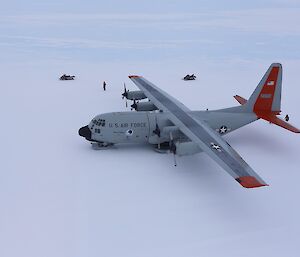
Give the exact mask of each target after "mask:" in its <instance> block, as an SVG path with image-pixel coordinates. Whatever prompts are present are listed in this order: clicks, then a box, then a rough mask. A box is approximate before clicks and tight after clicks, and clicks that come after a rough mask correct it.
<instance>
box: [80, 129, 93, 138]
mask: <svg viewBox="0 0 300 257" xmlns="http://www.w3.org/2000/svg"><path fill="white" fill-rule="evenodd" d="M78 134H79V136H82V137H85V139H87V140H91V139H92V138H91V137H92V132H91V131H90V129H89V127H88V126H84V127H82V128H80V129H79V130H78Z"/></svg>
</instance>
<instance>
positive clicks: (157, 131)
mask: <svg viewBox="0 0 300 257" xmlns="http://www.w3.org/2000/svg"><path fill="white" fill-rule="evenodd" d="M155 122H156V124H155V130H153V134H155V135H157V136H158V137H160V128H159V126H158V124H157V116H155Z"/></svg>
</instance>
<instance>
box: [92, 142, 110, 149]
mask: <svg viewBox="0 0 300 257" xmlns="http://www.w3.org/2000/svg"><path fill="white" fill-rule="evenodd" d="M91 145H92V148H93V149H94V150H104V149H109V148H112V147H113V146H114V144H113V143H107V142H92V143H91Z"/></svg>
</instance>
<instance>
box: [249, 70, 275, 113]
mask: <svg viewBox="0 0 300 257" xmlns="http://www.w3.org/2000/svg"><path fill="white" fill-rule="evenodd" d="M278 72H279V67H273V68H272V70H271V72H270V74H269V76H268V78H267V80H266V82H265V84H264V86H263V87H262V89H261V91H260V93H259V95H258V98H257V100H256V102H255V104H254V107H253V111H254V112H255V113H257V112H261V111H266V112H271V110H272V103H273V99H274V94H275V89H276V85H277V78H278Z"/></svg>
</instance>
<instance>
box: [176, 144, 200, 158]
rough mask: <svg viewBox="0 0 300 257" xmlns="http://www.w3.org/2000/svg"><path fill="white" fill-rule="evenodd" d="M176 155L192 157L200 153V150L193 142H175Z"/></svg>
mask: <svg viewBox="0 0 300 257" xmlns="http://www.w3.org/2000/svg"><path fill="white" fill-rule="evenodd" d="M175 146H176V154H178V155H179V156H183V155H192V154H196V153H199V152H202V150H201V148H200V147H199V146H198V145H197V144H196V143H194V142H176V143H175Z"/></svg>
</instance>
